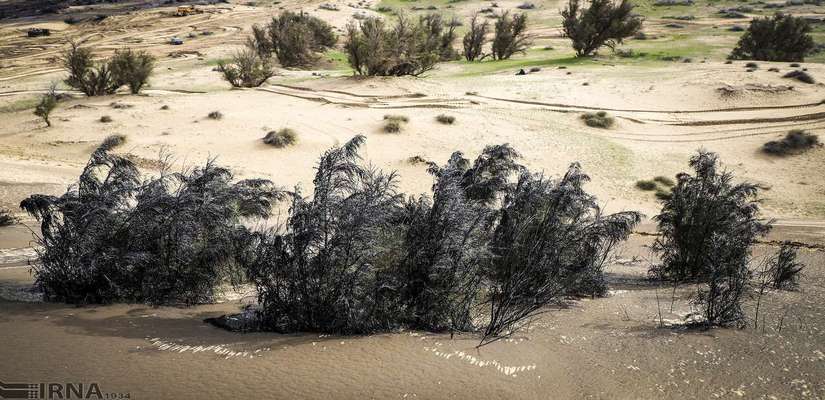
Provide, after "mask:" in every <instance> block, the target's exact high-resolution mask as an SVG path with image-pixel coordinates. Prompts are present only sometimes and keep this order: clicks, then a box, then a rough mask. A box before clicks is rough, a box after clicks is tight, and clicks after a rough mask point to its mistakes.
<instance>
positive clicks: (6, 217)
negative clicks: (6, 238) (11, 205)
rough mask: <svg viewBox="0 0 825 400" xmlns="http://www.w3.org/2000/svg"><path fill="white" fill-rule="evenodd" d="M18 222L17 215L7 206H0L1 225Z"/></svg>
mask: <svg viewBox="0 0 825 400" xmlns="http://www.w3.org/2000/svg"><path fill="white" fill-rule="evenodd" d="M16 223H17V217H15V216H14V214H12V213H11V211H9V210H8V209H6V208H0V227H2V226H11V225H14V224H16Z"/></svg>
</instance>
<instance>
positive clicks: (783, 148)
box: [762, 129, 819, 156]
mask: <svg viewBox="0 0 825 400" xmlns="http://www.w3.org/2000/svg"><path fill="white" fill-rule="evenodd" d="M818 144H819V137H818V136H817V135H814V134H813V133H808V132H806V131H804V130H802V129H794V130H791V131H790V132H788V134H787V135H785V137H784V138H782V140H779V141H770V142H767V143H765V144H764V145H762V151H763V152H765V153H767V154H770V155H775V156H784V155H789V154H799V153H802V152H804V151H806V150H808V149H810V148H812V147H814V146H816V145H818Z"/></svg>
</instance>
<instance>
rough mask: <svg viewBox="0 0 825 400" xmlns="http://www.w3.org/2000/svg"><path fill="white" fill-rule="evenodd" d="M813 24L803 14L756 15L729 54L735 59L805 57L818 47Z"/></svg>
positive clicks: (779, 59)
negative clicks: (811, 33) (812, 27)
mask: <svg viewBox="0 0 825 400" xmlns="http://www.w3.org/2000/svg"><path fill="white" fill-rule="evenodd" d="M810 32H811V27H810V26H809V25H808V21H806V20H805V19H804V18H802V17H794V16H791V15H787V14H782V13H777V14H776V15H774V16H773V17H765V18H755V19H753V20H751V24H750V26H749V27H748V29H747V31H745V33H744V34H743V35H742V37H741V38H740V39H739V43H737V45H736V47H735V48H734V49H733V52H731V54H730V58H731V59H734V60H762V61H803V60H804V59H805V56H806V55H808V54H810V53H811V51H813V49H814V48H815V47H816V46H815V44H814V40H813V38H812V37H811V35H810Z"/></svg>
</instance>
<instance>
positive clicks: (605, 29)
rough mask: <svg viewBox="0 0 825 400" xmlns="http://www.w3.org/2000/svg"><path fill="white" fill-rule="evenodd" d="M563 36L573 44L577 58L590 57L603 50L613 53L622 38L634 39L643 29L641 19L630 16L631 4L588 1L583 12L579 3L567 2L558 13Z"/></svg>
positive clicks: (577, 1) (572, 0) (631, 13)
mask: <svg viewBox="0 0 825 400" xmlns="http://www.w3.org/2000/svg"><path fill="white" fill-rule="evenodd" d="M561 15H562V18H563V22H562V26H563V29H564V35H565V36H567V37H568V38H570V40H571V41H572V42H573V49H574V50H576V55H577V56H579V57H582V56H588V55H590V54H593V52H595V51H596V50H598V49H599V48H600V47H602V46H607V47H609V48H610V49H614V48H615V46H616V44H620V43H622V41H623V40H624V39H625V38H629V37H633V36H634V35H636V34H637V33H638V32H639V31H640V30H641V28H642V18H641V17H640V16H638V15H635V14H634V13H633V4H632V3H630V2H629V1H628V0H621V2H619V3H618V4H615V3H614V2H613V0H591V1H590V7H588V8H582V6H581V3H580V1H579V0H570V2H569V3H568V4H567V8H565V9H564V10H562V12H561Z"/></svg>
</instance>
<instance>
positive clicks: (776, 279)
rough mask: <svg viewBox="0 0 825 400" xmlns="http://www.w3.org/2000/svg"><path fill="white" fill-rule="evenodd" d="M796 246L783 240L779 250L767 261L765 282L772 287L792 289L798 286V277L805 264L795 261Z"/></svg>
mask: <svg viewBox="0 0 825 400" xmlns="http://www.w3.org/2000/svg"><path fill="white" fill-rule="evenodd" d="M797 251H798V248H797V247H796V246H794V245H793V244H791V243H790V242H784V243H782V245H781V246H780V247H779V251H777V252H776V254H775V255H773V256H771V258H769V259H768V261H767V268H766V272H767V275H768V276H767V277H766V278H767V279H766V283H767V284H769V285H770V286H771V287H773V288H774V289H785V290H794V289H796V288H798V287H799V278H800V276H801V275H802V274H801V272H802V270H803V269H805V265H804V264H802V263H800V262H799V261H797Z"/></svg>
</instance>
